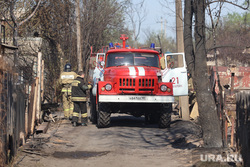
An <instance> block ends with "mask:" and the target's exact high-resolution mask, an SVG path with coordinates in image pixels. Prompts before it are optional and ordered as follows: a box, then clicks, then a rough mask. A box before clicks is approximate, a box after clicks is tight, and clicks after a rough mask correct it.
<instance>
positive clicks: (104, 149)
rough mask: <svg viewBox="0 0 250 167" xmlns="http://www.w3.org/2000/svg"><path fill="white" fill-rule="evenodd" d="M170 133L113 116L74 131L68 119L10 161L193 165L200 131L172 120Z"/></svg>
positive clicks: (20, 164)
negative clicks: (101, 124)
mask: <svg viewBox="0 0 250 167" xmlns="http://www.w3.org/2000/svg"><path fill="white" fill-rule="evenodd" d="M173 117H174V119H175V120H174V121H172V123H171V128H170V129H159V128H158V127H157V125H145V124H144V119H143V118H135V117H132V116H128V115H122V116H121V115H118V114H117V115H112V118H111V127H110V128H105V129H98V128H97V127H96V126H95V125H93V124H91V123H89V125H88V126H87V127H83V126H79V127H72V125H71V123H70V122H69V121H68V120H58V121H56V122H55V123H50V127H49V129H48V131H47V133H46V134H37V135H34V138H31V139H30V140H29V141H28V142H27V144H26V145H25V146H23V147H22V148H21V149H20V151H19V153H18V157H17V158H16V160H15V162H14V166H17V167H111V166H112V167H141V166H142V167H155V166H157V167H168V166H169V167H178V166H182V167H183V166H192V163H193V162H192V154H191V152H192V150H193V149H194V148H196V147H197V146H199V145H200V136H199V135H200V129H199V127H198V126H197V125H195V124H193V123H192V122H184V121H181V120H178V119H176V118H177V117H176V116H173Z"/></svg>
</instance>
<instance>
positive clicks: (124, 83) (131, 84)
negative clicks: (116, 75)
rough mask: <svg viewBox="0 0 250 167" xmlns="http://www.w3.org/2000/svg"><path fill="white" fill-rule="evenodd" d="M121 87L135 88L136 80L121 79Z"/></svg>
mask: <svg viewBox="0 0 250 167" xmlns="http://www.w3.org/2000/svg"><path fill="white" fill-rule="evenodd" d="M120 86H128V87H134V86H135V79H132V78H120Z"/></svg>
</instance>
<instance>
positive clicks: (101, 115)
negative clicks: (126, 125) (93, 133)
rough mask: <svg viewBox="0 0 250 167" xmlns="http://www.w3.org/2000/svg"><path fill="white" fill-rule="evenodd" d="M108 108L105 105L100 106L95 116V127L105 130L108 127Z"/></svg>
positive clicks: (109, 114)
mask: <svg viewBox="0 0 250 167" xmlns="http://www.w3.org/2000/svg"><path fill="white" fill-rule="evenodd" d="M110 116H111V113H110V107H109V105H108V104H106V103H101V104H100V109H99V111H98V115H97V127H98V128H106V127H108V126H109V125H110Z"/></svg>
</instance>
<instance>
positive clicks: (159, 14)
mask: <svg viewBox="0 0 250 167" xmlns="http://www.w3.org/2000/svg"><path fill="white" fill-rule="evenodd" d="M133 1H134V3H136V2H140V0H133ZM238 1H239V2H240V1H242V2H243V0H238ZM183 2H184V1H183ZM183 5H184V4H183ZM145 8H146V18H145V21H144V22H143V23H142V28H141V33H140V36H139V41H140V42H144V40H145V38H146V36H145V33H144V32H145V31H148V30H151V31H156V32H160V31H164V30H165V33H166V35H167V36H168V37H172V38H175V0H145ZM183 11H184V7H183ZM232 12H238V13H243V12H245V11H244V10H242V9H239V8H237V7H235V6H233V5H228V4H226V5H224V8H223V10H222V16H226V15H227V14H228V13H232ZM164 22H166V24H165V26H164Z"/></svg>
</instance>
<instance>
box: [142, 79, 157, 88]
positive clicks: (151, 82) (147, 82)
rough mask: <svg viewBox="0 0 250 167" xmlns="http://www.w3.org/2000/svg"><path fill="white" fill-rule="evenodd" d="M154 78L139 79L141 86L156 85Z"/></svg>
mask: <svg viewBox="0 0 250 167" xmlns="http://www.w3.org/2000/svg"><path fill="white" fill-rule="evenodd" d="M154 85H155V83H154V80H153V79H139V87H154Z"/></svg>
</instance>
